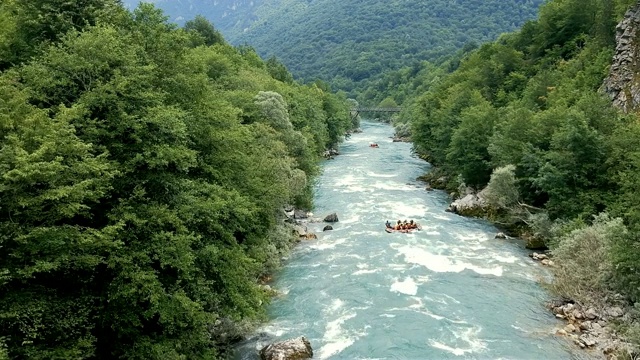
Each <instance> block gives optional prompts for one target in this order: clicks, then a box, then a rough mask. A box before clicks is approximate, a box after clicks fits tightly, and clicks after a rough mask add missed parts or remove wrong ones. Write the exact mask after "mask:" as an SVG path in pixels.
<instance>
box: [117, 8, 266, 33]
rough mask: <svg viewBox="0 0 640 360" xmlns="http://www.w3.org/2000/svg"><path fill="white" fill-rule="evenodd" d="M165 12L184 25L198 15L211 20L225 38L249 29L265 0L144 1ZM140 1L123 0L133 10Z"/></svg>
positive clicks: (172, 20) (174, 20)
mask: <svg viewBox="0 0 640 360" xmlns="http://www.w3.org/2000/svg"><path fill="white" fill-rule="evenodd" d="M143 1H144V2H148V3H152V4H154V5H155V6H157V7H158V8H160V9H162V10H164V12H165V14H166V15H167V16H169V20H170V21H171V22H175V23H177V24H179V25H184V23H185V22H186V21H188V20H191V19H193V18H194V17H195V16H196V15H202V16H204V17H206V18H207V19H209V21H211V22H212V23H213V24H214V25H215V26H216V28H217V29H218V30H220V31H221V32H222V33H223V34H224V35H225V37H227V38H228V37H229V36H230V29H233V28H237V29H240V30H239V31H242V30H241V29H244V28H247V27H249V26H250V25H251V23H252V22H253V21H256V20H258V18H257V17H256V16H255V15H253V12H254V10H255V9H256V8H258V7H259V6H260V5H261V4H262V3H263V2H264V0H143ZM139 2H140V1H139V0H123V3H124V5H125V7H127V8H129V9H130V10H133V9H134V8H135V7H136V6H137V5H138V3H139Z"/></svg>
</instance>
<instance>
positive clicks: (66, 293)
mask: <svg viewBox="0 0 640 360" xmlns="http://www.w3.org/2000/svg"><path fill="white" fill-rule="evenodd" d="M45 5H46V6H45ZM0 27H1V28H2V31H0V358H2V359H6V358H11V359H202V358H206V359H212V358H220V357H222V356H223V353H222V350H223V349H224V347H225V345H226V344H228V343H229V342H230V341H232V340H234V339H236V338H237V337H238V336H240V335H242V334H243V332H244V331H246V330H247V329H248V328H249V326H250V325H251V323H252V322H253V321H256V320H259V319H261V318H262V317H263V316H264V311H263V310H264V305H265V304H267V303H268V301H269V299H270V296H272V294H271V293H270V292H269V291H268V290H265V289H264V288H262V287H260V286H259V285H258V279H259V278H261V277H262V276H264V275H265V274H269V273H270V272H272V271H273V270H274V269H275V268H276V267H277V266H278V264H279V261H280V259H281V257H282V254H284V253H286V251H287V250H288V248H289V247H290V246H291V244H292V241H293V240H295V238H293V235H292V232H291V229H290V228H288V227H286V226H285V225H286V224H285V223H283V222H282V217H283V211H282V209H283V206H285V205H286V204H294V203H295V204H297V205H298V206H301V207H309V206H310V202H311V192H310V188H311V182H312V181H311V180H312V178H313V176H314V175H315V174H316V173H317V172H318V159H319V157H320V154H321V152H322V151H323V150H325V149H326V148H328V147H331V146H335V145H336V144H337V143H338V142H339V140H340V139H341V137H342V135H343V134H344V132H345V131H346V130H347V129H349V128H351V126H352V124H351V118H350V116H349V113H348V105H347V103H346V100H345V99H344V98H339V97H336V96H334V95H332V94H330V93H328V92H327V91H326V89H323V88H322V87H318V86H316V85H314V84H311V85H308V86H302V85H298V84H296V83H294V82H292V81H291V75H290V74H289V73H288V72H287V70H286V69H285V68H284V67H283V66H282V65H281V64H279V63H277V62H273V61H271V62H267V63H265V62H264V61H262V60H261V59H260V58H259V57H258V55H257V54H256V53H255V52H253V51H252V50H251V49H247V48H242V49H236V48H233V47H231V46H229V45H228V44H226V43H225V42H224V40H223V39H222V37H221V36H220V34H219V33H217V32H216V31H215V29H214V28H213V27H212V25H211V24H210V23H208V22H207V21H206V20H204V19H202V18H200V19H197V20H195V21H193V22H190V23H187V24H186V27H185V28H184V29H178V28H177V27H176V26H175V25H173V24H170V23H168V22H167V19H166V18H165V17H164V15H163V14H162V12H161V11H159V10H157V9H155V8H153V7H152V6H151V5H145V6H141V7H140V8H138V9H136V10H135V11H134V12H133V13H129V12H127V11H126V10H125V9H124V8H123V7H122V5H121V4H120V3H119V1H117V0H108V1H105V0H87V1H83V2H81V3H79V2H75V1H66V0H45V1H43V0H19V1H18V0H6V1H3V2H2V3H1V6H0Z"/></svg>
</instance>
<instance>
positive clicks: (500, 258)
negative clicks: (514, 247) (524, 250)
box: [491, 255, 521, 264]
mask: <svg viewBox="0 0 640 360" xmlns="http://www.w3.org/2000/svg"><path fill="white" fill-rule="evenodd" d="M491 258H492V259H495V260H496V261H498V262H502V263H508V264H515V263H516V262H519V261H520V260H521V257H517V256H513V255H510V256H506V255H505V256H503V255H493V256H491Z"/></svg>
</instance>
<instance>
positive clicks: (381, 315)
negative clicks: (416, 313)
mask: <svg viewBox="0 0 640 360" xmlns="http://www.w3.org/2000/svg"><path fill="white" fill-rule="evenodd" d="M380 317H386V318H394V317H396V316H395V315H393V314H380Z"/></svg>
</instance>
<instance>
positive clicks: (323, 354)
mask: <svg viewBox="0 0 640 360" xmlns="http://www.w3.org/2000/svg"><path fill="white" fill-rule="evenodd" d="M355 316H356V314H355V313H348V314H345V315H343V316H341V317H339V318H337V319H336V320H333V321H330V322H328V323H327V326H326V328H325V332H324V335H323V337H322V340H323V341H324V342H325V345H323V346H322V347H321V348H320V350H319V354H318V357H319V358H320V359H326V358H328V357H330V356H333V355H335V354H338V353H340V352H341V351H342V350H344V349H346V348H348V347H349V346H351V345H353V343H354V342H355V340H356V339H354V338H353V337H350V336H347V334H346V333H345V331H344V329H343V328H342V325H343V324H344V323H345V322H346V321H347V320H349V319H352V318H354V317H355Z"/></svg>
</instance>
